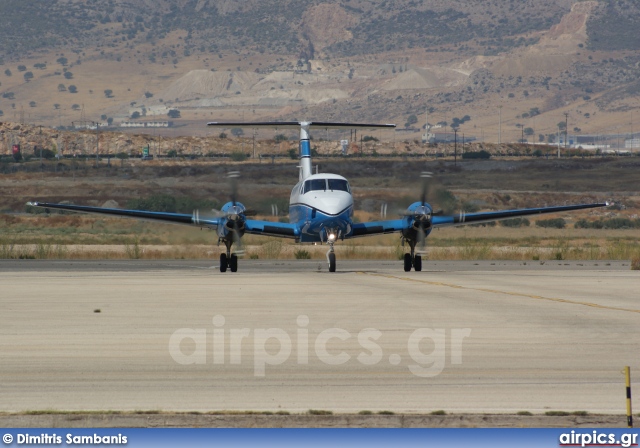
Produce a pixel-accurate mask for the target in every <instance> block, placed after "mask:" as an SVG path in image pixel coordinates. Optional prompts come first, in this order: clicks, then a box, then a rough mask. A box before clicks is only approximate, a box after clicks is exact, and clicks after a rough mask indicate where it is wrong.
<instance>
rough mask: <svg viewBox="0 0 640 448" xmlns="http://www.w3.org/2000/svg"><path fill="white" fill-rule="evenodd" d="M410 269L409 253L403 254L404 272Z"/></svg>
mask: <svg viewBox="0 0 640 448" xmlns="http://www.w3.org/2000/svg"><path fill="white" fill-rule="evenodd" d="M410 270H411V254H404V272H409V271H410Z"/></svg>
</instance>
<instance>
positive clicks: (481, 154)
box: [462, 149, 491, 159]
mask: <svg viewBox="0 0 640 448" xmlns="http://www.w3.org/2000/svg"><path fill="white" fill-rule="evenodd" d="M462 158H463V159H490V158H491V153H489V152H488V151H485V150H484V149H482V150H480V151H467V152H465V153H463V154H462Z"/></svg>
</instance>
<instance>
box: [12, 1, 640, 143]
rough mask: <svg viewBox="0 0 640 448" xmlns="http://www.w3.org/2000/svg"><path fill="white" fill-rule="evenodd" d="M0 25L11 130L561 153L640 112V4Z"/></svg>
mask: <svg viewBox="0 0 640 448" xmlns="http://www.w3.org/2000/svg"><path fill="white" fill-rule="evenodd" d="M0 25H1V26H0V44H1V45H2V48H3V53H2V54H1V55H0V64H1V65H0V119H1V120H6V121H13V122H24V123H33V124H35V123H38V124H45V125H49V126H69V125H71V123H72V122H76V121H80V120H85V119H88V120H93V121H102V122H109V123H115V124H118V123H120V122H122V121H127V120H130V119H132V117H133V119H136V118H137V119H141V120H158V119H163V120H166V119H167V116H168V114H169V113H170V112H171V113H172V116H173V118H174V121H175V122H176V124H178V125H180V126H186V127H182V128H179V129H178V130H174V131H172V132H173V133H176V132H178V133H180V132H182V133H187V134H193V133H198V134H200V135H205V134H206V132H207V130H206V127H205V126H204V122H206V121H207V120H224V119H234V120H237V119H265V118H268V119H279V118H281V119H292V118H300V119H302V118H308V119H319V120H328V119H332V120H367V121H368V120H383V121H385V122H388V121H395V122H396V123H398V124H399V125H400V126H401V127H404V126H405V124H406V125H407V126H408V128H409V129H414V131H413V132H411V131H406V132H407V134H403V137H402V138H404V135H408V136H409V137H410V138H412V139H413V138H419V135H420V129H419V128H420V125H421V124H423V121H424V112H425V111H426V110H431V119H430V121H432V124H436V123H440V124H441V125H442V127H443V128H444V130H451V129H450V125H451V124H452V123H458V124H459V123H460V121H463V123H462V124H461V125H460V126H459V128H460V132H461V133H466V134H467V135H474V136H476V137H478V138H480V137H481V136H484V138H485V139H486V140H488V141H497V140H498V138H499V137H498V136H499V133H501V135H502V136H503V137H504V139H506V140H508V141H514V140H516V139H519V138H520V137H521V135H522V133H523V131H524V129H527V130H528V131H527V139H528V140H529V141H531V140H535V141H538V140H540V139H543V140H545V141H552V140H553V138H554V136H555V135H557V132H558V124H559V123H560V122H561V121H563V120H564V118H565V117H564V114H565V113H568V114H569V116H570V122H571V123H570V127H569V132H573V133H594V134H595V133H624V132H630V131H632V130H633V118H632V116H631V114H632V111H633V110H634V109H635V108H637V107H639V106H640V104H639V102H638V100H639V99H640V97H639V94H640V70H639V69H638V68H639V67H640V53H639V52H638V51H637V50H638V49H640V37H638V36H640V34H638V33H636V32H635V30H636V29H638V25H640V4H639V3H638V2H636V1H633V0H620V1H618V0H590V1H575V0H520V1H509V0H490V1H484V2H469V1H468V0H384V1H370V0H339V1H329V0H325V1H322V0H305V1H296V2H294V1H293V0H242V1H238V0H234V1H231V0H181V1H179V2H176V1H170V0H153V1H152V0H104V1H103V0H101V1H100V2H98V1H97V0H83V1H79V0H51V1H47V2H41V1H37V0H5V1H3V2H1V3H0ZM501 106H502V128H501V130H499V129H498V118H497V116H496V114H497V111H498V108H499V107H501ZM465 116H469V117H470V120H460V119H461V118H462V117H465ZM138 117H139V118H138ZM416 117H417V118H416ZM456 118H457V119H458V120H456ZM636 121H637V120H636ZM192 125H193V126H192Z"/></svg>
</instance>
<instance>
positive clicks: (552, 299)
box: [359, 272, 640, 314]
mask: <svg viewBox="0 0 640 448" xmlns="http://www.w3.org/2000/svg"><path fill="white" fill-rule="evenodd" d="M359 274H365V275H371V276H374V277H384V278H392V279H396V280H404V281H407V282H415V283H424V284H427V285H433V286H444V287H446V288H455V289H465V290H469V291H482V292H488V293H492V294H504V295H508V296H515V297H526V298H528V299H536V300H547V301H550V302H558V303H568V304H570V305H582V306H588V307H592V308H600V309H604V310H613V311H624V312H627V313H639V314H640V310H634V309H630V308H619V307H615V306H606V305H599V304H597V303H591V302H580V301H578V300H568V299H559V298H557V297H544V296H538V295H534V294H524V293H521V292H513V291H500V290H498V289H487V288H473V287H470V286H461V285H455V284H453V283H444V282H433V281H429V280H420V279H416V278H407V277H397V276H395V275H388V274H374V273H371V272H359Z"/></svg>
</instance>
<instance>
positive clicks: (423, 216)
mask: <svg viewBox="0 0 640 448" xmlns="http://www.w3.org/2000/svg"><path fill="white" fill-rule="evenodd" d="M420 177H421V178H422V194H421V195H420V208H419V209H416V211H415V215H414V224H413V225H414V227H415V226H416V223H417V224H418V228H417V230H418V239H417V241H416V242H417V246H419V250H418V253H421V254H422V253H425V252H426V241H427V236H426V232H425V227H426V226H431V209H430V208H428V207H427V196H428V195H429V191H430V188H431V180H432V179H433V173H431V172H430V171H423V172H422V173H420ZM418 213H420V214H419V215H418Z"/></svg>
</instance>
